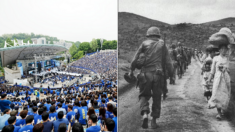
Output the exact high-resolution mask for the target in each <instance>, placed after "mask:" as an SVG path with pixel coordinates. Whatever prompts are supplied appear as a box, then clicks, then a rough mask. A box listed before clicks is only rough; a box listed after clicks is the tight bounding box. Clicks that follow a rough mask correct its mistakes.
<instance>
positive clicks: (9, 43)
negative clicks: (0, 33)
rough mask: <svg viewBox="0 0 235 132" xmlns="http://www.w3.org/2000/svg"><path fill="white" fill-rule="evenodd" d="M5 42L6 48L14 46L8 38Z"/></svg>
mask: <svg viewBox="0 0 235 132" xmlns="http://www.w3.org/2000/svg"><path fill="white" fill-rule="evenodd" d="M6 42H7V43H8V45H7V47H11V46H14V42H12V41H11V39H10V38H7V40H6ZM9 45H11V46H9Z"/></svg>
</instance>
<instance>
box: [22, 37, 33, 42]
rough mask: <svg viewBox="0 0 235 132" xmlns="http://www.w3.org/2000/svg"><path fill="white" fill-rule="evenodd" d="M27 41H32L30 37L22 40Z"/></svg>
mask: <svg viewBox="0 0 235 132" xmlns="http://www.w3.org/2000/svg"><path fill="white" fill-rule="evenodd" d="M28 41H29V43H33V41H32V40H31V38H30V37H28V38H26V39H24V40H23V42H24V43H28Z"/></svg>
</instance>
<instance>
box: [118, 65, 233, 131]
mask: <svg viewBox="0 0 235 132" xmlns="http://www.w3.org/2000/svg"><path fill="white" fill-rule="evenodd" d="M200 72H201V70H200V65H199V63H198V62H197V61H195V60H192V64H191V65H190V66H189V67H188V69H187V72H186V73H185V74H184V76H183V78H182V79H180V80H177V82H176V85H168V90H169V93H168V98H167V99H166V100H164V101H162V109H161V117H160V118H159V119H158V120H157V123H158V125H159V128H157V129H150V128H149V129H142V128H141V124H142V117H141V116H140V109H139V105H140V104H139V102H138V89H136V88H135V87H134V86H131V85H124V86H122V87H121V88H120V89H122V88H123V89H125V90H124V91H125V92H123V93H122V94H120V95H119V97H118V98H119V108H118V113H119V115H118V117H119V118H118V131H119V132H234V131H235V128H234V127H233V126H232V124H230V123H229V122H228V121H227V120H226V119H224V120H222V121H217V120H216V118H215V116H216V109H212V110H211V109H208V108H207V102H206V100H205V98H204V96H203V89H202V86H201V75H200ZM126 89H128V90H126ZM151 103H152V100H150V104H151ZM150 120H151V117H149V126H150Z"/></svg>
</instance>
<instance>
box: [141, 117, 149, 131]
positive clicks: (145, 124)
mask: <svg viewBox="0 0 235 132" xmlns="http://www.w3.org/2000/svg"><path fill="white" fill-rule="evenodd" d="M142 128H144V129H146V128H148V114H147V113H144V115H143V124H142Z"/></svg>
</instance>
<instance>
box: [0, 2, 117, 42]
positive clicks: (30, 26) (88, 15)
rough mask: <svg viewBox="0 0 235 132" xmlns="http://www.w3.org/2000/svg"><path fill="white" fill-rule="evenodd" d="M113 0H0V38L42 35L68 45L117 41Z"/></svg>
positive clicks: (115, 3) (114, 3)
mask: <svg viewBox="0 0 235 132" xmlns="http://www.w3.org/2000/svg"><path fill="white" fill-rule="evenodd" d="M117 4H118V3H117V1H116V0H0V35H2V34H8V33H31V32H33V33H35V34H44V35H49V36H53V37H57V38H58V39H62V40H68V41H80V42H84V41H88V42H90V41H91V40H92V39H93V38H104V39H107V40H117V6H118V5H117Z"/></svg>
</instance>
